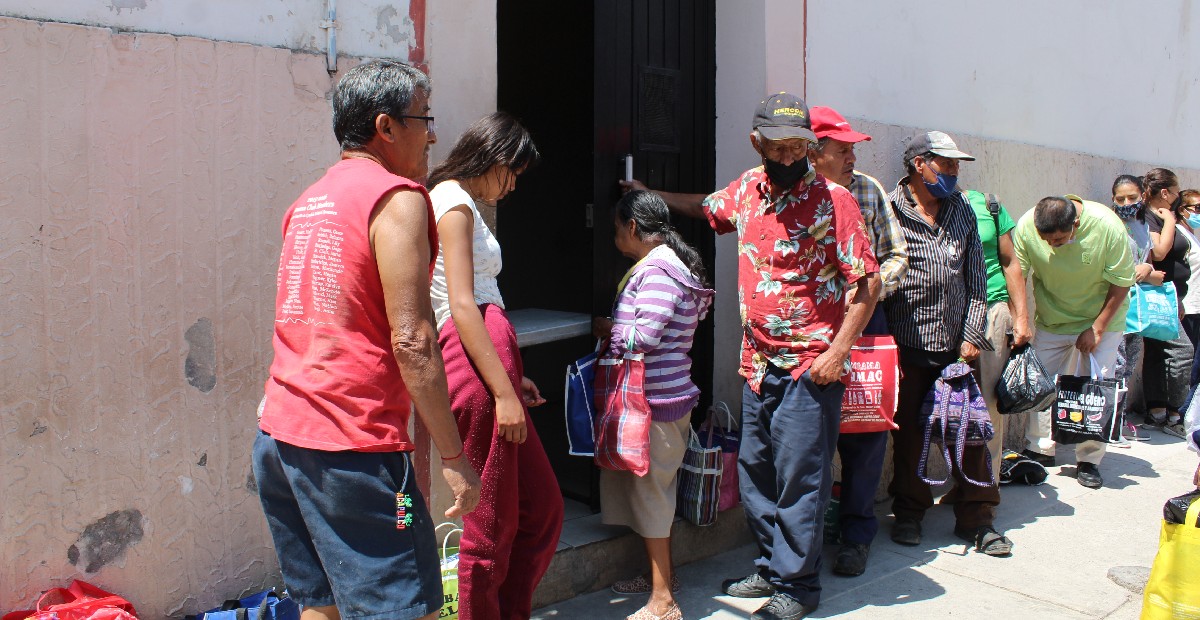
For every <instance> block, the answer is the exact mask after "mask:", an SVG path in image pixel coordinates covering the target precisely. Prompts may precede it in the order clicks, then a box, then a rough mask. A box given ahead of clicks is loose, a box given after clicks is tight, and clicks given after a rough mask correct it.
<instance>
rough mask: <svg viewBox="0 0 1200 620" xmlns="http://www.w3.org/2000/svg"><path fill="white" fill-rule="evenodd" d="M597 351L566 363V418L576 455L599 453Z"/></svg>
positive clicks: (570, 445)
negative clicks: (597, 451)
mask: <svg viewBox="0 0 1200 620" xmlns="http://www.w3.org/2000/svg"><path fill="white" fill-rule="evenodd" d="M599 350H600V347H599V346H597V347H596V351H593V352H592V353H590V354H588V355H585V356H584V357H582V358H580V359H578V360H576V361H575V362H572V363H571V364H568V365H567V386H566V397H565V398H564V402H565V403H566V407H565V409H566V418H567V444H568V448H567V452H568V453H569V454H571V455H574V456H595V455H596V427H595V419H596V401H595V399H596V357H597V354H598V353H599Z"/></svg>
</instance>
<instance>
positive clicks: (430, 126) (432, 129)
mask: <svg viewBox="0 0 1200 620" xmlns="http://www.w3.org/2000/svg"><path fill="white" fill-rule="evenodd" d="M396 118H411V119H415V120H418V121H425V129H426V131H428V132H429V133H436V132H437V126H436V125H435V124H434V122H433V117H432V116H416V115H413V114H401V115H399V116H397V117H396Z"/></svg>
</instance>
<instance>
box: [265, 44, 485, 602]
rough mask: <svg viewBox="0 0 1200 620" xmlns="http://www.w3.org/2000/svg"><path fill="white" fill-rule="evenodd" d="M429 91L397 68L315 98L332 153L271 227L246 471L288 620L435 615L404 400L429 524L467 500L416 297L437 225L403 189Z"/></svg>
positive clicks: (419, 168) (470, 486) (427, 538)
mask: <svg viewBox="0 0 1200 620" xmlns="http://www.w3.org/2000/svg"><path fill="white" fill-rule="evenodd" d="M429 94H430V89H429V80H428V78H427V77H426V76H425V74H424V73H422V72H421V71H419V70H418V69H415V68H413V67H411V66H408V65H404V64H401V63H397V62H391V61H372V62H369V63H365V64H363V65H359V66H358V67H355V68H354V69H351V70H350V71H349V72H347V73H346V75H345V76H344V77H343V78H342V79H341V80H340V81H339V82H338V85H337V88H336V89H335V91H334V93H333V129H334V134H335V135H336V137H337V139H338V142H339V144H340V145H341V148H342V157H341V160H340V161H339V162H337V163H336V164H334V166H333V167H332V168H330V169H329V170H328V171H327V172H326V173H325V176H324V177H322V178H321V179H320V180H319V181H317V182H316V183H314V184H313V185H312V186H311V187H309V188H308V189H307V190H305V192H304V193H303V194H301V195H300V198H298V199H297V200H296V202H295V203H293V204H292V206H291V208H290V209H288V211H287V214H286V215H284V218H283V252H282V254H281V256H280V259H279V273H278V280H277V282H278V291H277V293H276V301H275V337H274V349H275V361H274V362H273V363H272V364H271V376H270V379H269V380H268V381H267V384H266V399H265V402H264V405H263V409H262V419H261V421H260V424H259V426H260V431H261V432H260V433H259V435H258V437H257V439H256V440H255V444H254V475H255V479H256V480H257V484H258V494H259V499H260V500H261V501H262V505H263V511H264V512H265V513H266V516H267V525H268V526H269V528H270V531H271V537H272V539H273V540H274V542H275V551H276V554H277V555H278V557H279V565H280V569H281V570H282V572H283V577H284V581H285V582H286V584H287V589H288V592H289V593H290V594H291V596H292V597H293V598H295V599H296V600H297V601H298V602H299V603H300V604H301V605H303V606H304V612H303V620H326V619H329V620H338V619H339V618H346V619H352V618H374V617H387V618H400V619H415V618H435V617H436V616H437V615H438V612H439V610H440V609H441V607H442V582H441V573H440V570H439V568H440V566H439V561H438V555H437V551H436V546H437V543H436V540H435V535H434V527H433V520H432V518H431V517H430V515H429V511H428V509H427V507H426V506H425V501H424V498H422V497H421V493H420V491H419V490H418V489H417V484H416V475H415V474H414V473H413V469H412V462H411V460H410V459H409V455H408V454H409V452H411V451H412V450H413V449H414V446H413V443H412V440H411V439H410V438H409V436H408V424H409V412H410V411H411V410H412V406H413V405H415V408H416V411H417V413H418V415H419V416H420V417H421V421H422V422H423V423H424V424H425V427H426V428H427V429H429V433H430V435H431V436H432V438H433V442H434V444H436V445H437V448H438V451H439V452H441V453H442V454H444V455H447V456H446V457H444V458H442V474H443V476H445V478H446V482H447V483H449V485H450V489H451V490H452V491H453V493H454V506H453V507H452V508H451V509H450V510H448V511H446V516H447V517H454V516H458V515H461V514H465V513H467V512H470V511H471V510H473V509H474V508H475V505H476V504H477V503H478V502H479V477H478V475H476V473H475V471H474V470H473V469H472V468H471V466H470V464H469V463H468V462H467V460H466V459H464V458H462V442H461V440H460V438H459V435H458V430H457V426H456V425H455V422H454V418H453V417H452V415H451V414H450V403H449V398H448V395H447V391H446V375H445V368H444V367H443V364H442V356H441V350H440V349H439V348H438V344H437V331H436V329H434V326H433V313H432V311H431V306H430V301H429V278H430V276H431V274H432V272H433V264H434V258H435V253H436V251H437V247H438V244H437V229H436V228H435V226H434V223H433V213H432V209H431V206H430V203H429V197H428V196H427V195H426V193H425V188H423V187H422V186H421V185H420V184H419V183H417V182H416V181H412V180H410V179H413V178H422V177H424V176H425V174H426V173H427V171H428V167H429V145H430V144H433V143H434V142H436V141H437V136H436V134H435V133H434V127H433V117H432V116H428V114H429Z"/></svg>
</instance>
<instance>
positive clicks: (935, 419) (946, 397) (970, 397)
mask: <svg viewBox="0 0 1200 620" xmlns="http://www.w3.org/2000/svg"><path fill="white" fill-rule="evenodd" d="M919 419H920V420H921V423H922V425H923V426H924V429H925V443H924V445H923V446H921V460H920V462H919V463H917V475H918V476H920V477H921V479H922V480H924V481H925V482H926V483H928V484H933V485H937V484H944V483H946V482H947V480H948V479H949V478H947V480H933V479H931V478H929V467H928V466H929V449H930V446H931V445H932V444H938V445H940V446H941V447H942V455H943V456H945V457H946V465H947V466H953V467H957V468H958V471H960V472H962V471H963V467H962V464H963V452H964V451H965V450H966V448H967V446H982V447H983V449H984V450H985V451H986V452H987V467H988V481H987V482H980V481H977V480H972V479H971V478H970V476H967V474H966V473H965V472H964V473H963V478H964V479H965V480H966V481H967V482H969V483H971V484H973V485H976V486H981V487H989V486H992V485H993V484H995V483H996V482H995V480H996V476H995V472H993V471H992V451H991V450H989V449H988V447H987V444H988V441H990V440H991V439H992V437H993V436H994V435H995V429H994V428H993V427H992V418H991V416H989V415H988V410H987V403H986V402H984V400H983V393H982V392H980V391H979V384H977V383H975V376H974V375H972V374H971V367H970V366H968V365H966V364H965V363H963V362H955V363H953V364H950V365H949V366H947V367H946V368H945V369H944V370H942V376H940V377H938V379H937V381H934V383H933V388H932V389H930V390H929V393H928V394H926V395H925V402H924V403H923V404H922V405H921V416H920V418H919ZM950 446H954V460H951V456H950Z"/></svg>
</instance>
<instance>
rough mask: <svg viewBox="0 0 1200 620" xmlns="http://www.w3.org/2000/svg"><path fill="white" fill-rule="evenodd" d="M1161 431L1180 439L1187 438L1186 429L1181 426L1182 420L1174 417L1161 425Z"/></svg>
mask: <svg viewBox="0 0 1200 620" xmlns="http://www.w3.org/2000/svg"><path fill="white" fill-rule="evenodd" d="M1162 432H1164V433H1166V434H1168V435H1170V436H1172V437H1178V438H1180V439H1187V429H1185V428H1183V422H1182V421H1180V420H1178V419H1176V420H1171V421H1169V422H1167V423H1166V424H1165V425H1163V427H1162Z"/></svg>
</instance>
